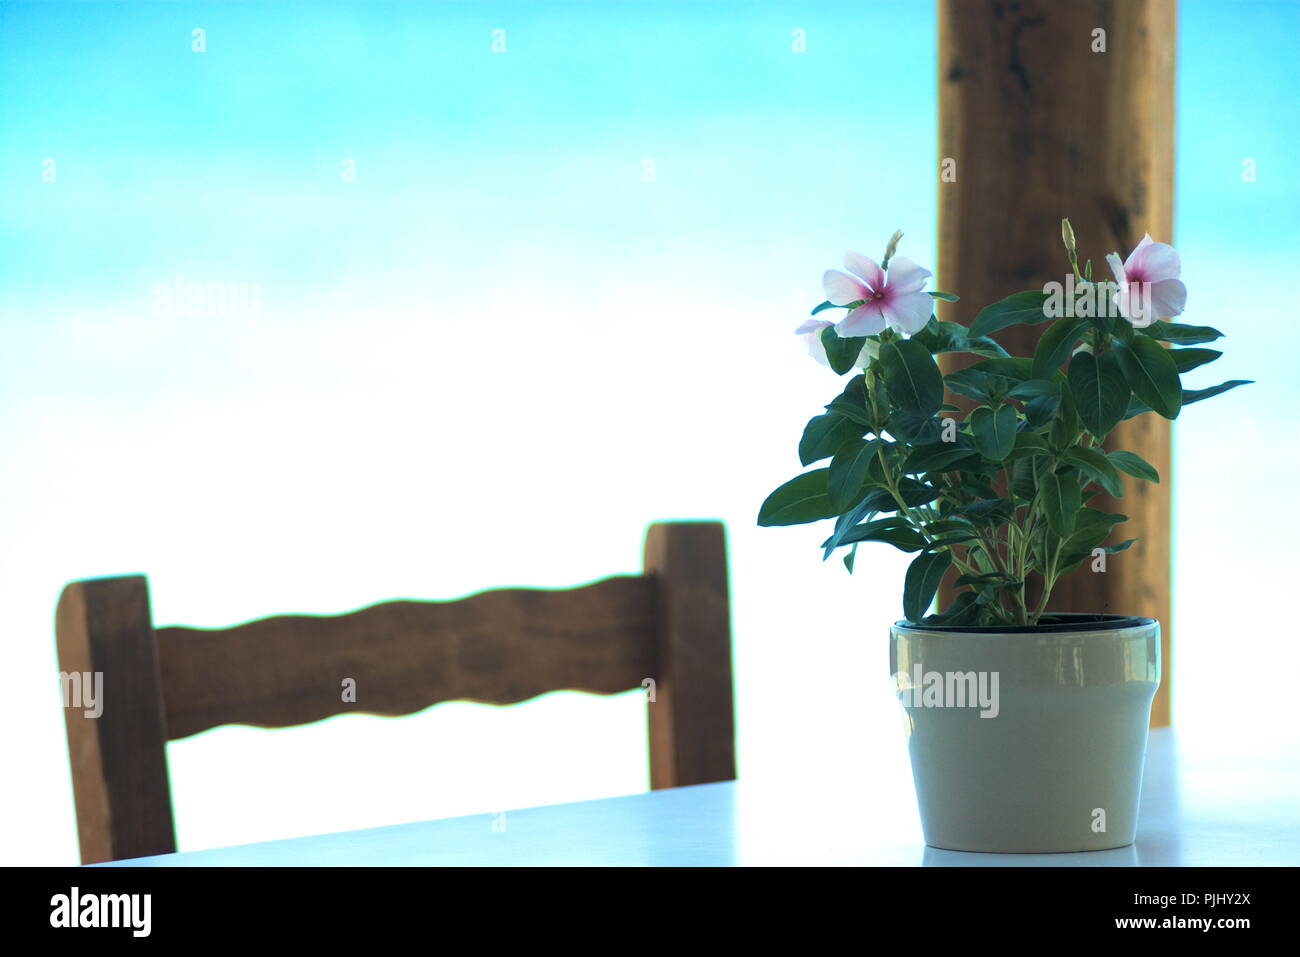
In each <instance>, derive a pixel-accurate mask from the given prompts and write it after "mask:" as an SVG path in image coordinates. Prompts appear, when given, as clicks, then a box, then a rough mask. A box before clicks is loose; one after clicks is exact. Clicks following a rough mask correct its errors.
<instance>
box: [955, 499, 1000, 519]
mask: <svg viewBox="0 0 1300 957" xmlns="http://www.w3.org/2000/svg"><path fill="white" fill-rule="evenodd" d="M1013 511H1014V506H1013V505H1012V503H1011V502H1010V501H1008V500H1007V499H1005V498H982V499H980V500H979V501H976V502H967V503H966V504H965V505H958V506H957V508H956V509H955V512H956V513H957V514H958V515H964V516H965V517H966V518H968V519H970V520H971V521H972V522H974V523H975V524H977V525H989V524H995V525H996V524H1002V523H1004V522H1008V521H1010V520H1011V516H1012V513H1013Z"/></svg>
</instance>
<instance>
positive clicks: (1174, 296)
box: [1106, 233, 1187, 329]
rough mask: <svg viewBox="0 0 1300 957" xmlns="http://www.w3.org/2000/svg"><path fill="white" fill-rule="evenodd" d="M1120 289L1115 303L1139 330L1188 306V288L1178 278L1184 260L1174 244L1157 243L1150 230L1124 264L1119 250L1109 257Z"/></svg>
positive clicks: (1121, 312)
mask: <svg viewBox="0 0 1300 957" xmlns="http://www.w3.org/2000/svg"><path fill="white" fill-rule="evenodd" d="M1106 262H1107V263H1109V264H1110V271H1111V272H1112V273H1114V275H1115V282H1117V283H1118V284H1119V289H1118V290H1117V292H1116V293H1115V297H1114V298H1115V303H1116V305H1118V306H1119V311H1120V315H1122V316H1123V317H1124V318H1125V319H1127V320H1128V321H1129V322H1130V323H1132V324H1133V326H1134V327H1135V328H1137V329H1144V328H1146V327H1147V326H1149V325H1151V323H1153V322H1155V321H1156V319H1168V318H1170V317H1172V316H1176V315H1178V314H1179V313H1181V312H1182V311H1183V308H1184V307H1185V306H1186V305H1187V287H1186V286H1184V285H1183V283H1182V280H1180V279H1179V278H1178V275H1179V273H1181V272H1182V268H1183V261H1182V258H1181V257H1180V256H1179V255H1178V252H1177V251H1176V250H1175V249H1174V247H1173V246H1170V245H1169V244H1168V243H1157V242H1153V241H1152V239H1151V234H1150V233H1147V234H1146V235H1144V236H1143V237H1142V242H1140V243H1138V244H1137V246H1136V248H1134V250H1133V251H1132V252H1131V253H1129V255H1128V259H1126V260H1124V262H1123V263H1121V262H1120V261H1119V254H1118V253H1111V254H1110V255H1108V256H1107V257H1106Z"/></svg>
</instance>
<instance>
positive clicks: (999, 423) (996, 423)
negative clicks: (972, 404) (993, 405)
mask: <svg viewBox="0 0 1300 957" xmlns="http://www.w3.org/2000/svg"><path fill="white" fill-rule="evenodd" d="M1016 422H1017V415H1016V409H1015V406H1011V405H1004V406H1003V407H1002V408H1000V409H998V410H997V411H996V412H994V411H993V410H992V409H989V408H987V407H986V406H980V408H978V409H975V410H973V411H972V412H971V414H970V429H971V436H972V437H973V438H974V439H975V448H976V449H978V450H979V453H980V455H982V456H984V457H985V458H986V459H992V460H993V461H994V462H1001V461H1002V460H1003V459H1005V458H1006V457H1007V456H1008V455H1010V454H1011V450H1012V449H1013V448H1015V445H1016Z"/></svg>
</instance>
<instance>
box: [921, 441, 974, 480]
mask: <svg viewBox="0 0 1300 957" xmlns="http://www.w3.org/2000/svg"><path fill="white" fill-rule="evenodd" d="M975 458H976V457H975V453H974V451H972V450H971V449H969V448H967V447H966V446H963V445H958V444H957V443H956V442H936V443H933V444H930V445H921V446H917V447H916V448H914V449H912V451H911V453H910V454H909V455H908V456H907V461H906V463H905V464H904V465H903V471H904V472H906V473H908V474H911V475H918V474H920V473H922V472H947V471H951V470H952V469H954V468H955V467H956V466H957V465H958V463H960V462H962V461H963V460H965V459H972V460H975Z"/></svg>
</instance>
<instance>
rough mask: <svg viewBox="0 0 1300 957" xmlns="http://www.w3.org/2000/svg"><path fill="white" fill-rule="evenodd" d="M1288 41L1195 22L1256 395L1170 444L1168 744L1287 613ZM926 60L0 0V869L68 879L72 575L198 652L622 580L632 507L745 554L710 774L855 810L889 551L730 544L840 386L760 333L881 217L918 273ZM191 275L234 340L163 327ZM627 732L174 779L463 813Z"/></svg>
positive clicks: (436, 723)
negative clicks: (405, 601)
mask: <svg viewBox="0 0 1300 957" xmlns="http://www.w3.org/2000/svg"><path fill="white" fill-rule="evenodd" d="M1298 27H1300V4H1297V3H1296V2H1185V3H1184V4H1183V5H1182V8H1181V13H1180V38H1179V40H1180V45H1181V47H1180V60H1179V66H1178V70H1179V94H1178V150H1179V152H1178V157H1177V164H1176V166H1177V183H1176V189H1177V212H1176V229H1175V236H1174V242H1175V244H1176V245H1177V247H1178V248H1179V250H1180V251H1181V252H1182V254H1183V257H1184V279H1185V281H1186V282H1187V285H1188V287H1189V290H1190V296H1189V306H1188V311H1187V313H1186V318H1187V321H1189V322H1203V323H1209V324H1213V325H1216V326H1218V327H1219V328H1221V329H1223V330H1224V331H1225V332H1227V333H1228V339H1227V340H1226V350H1225V351H1226V355H1225V357H1224V358H1223V359H1222V360H1220V361H1219V362H1218V363H1217V364H1216V365H1215V366H1214V368H1213V372H1212V373H1211V370H1208V369H1207V370H1205V372H1204V373H1203V374H1202V375H1203V377H1204V380H1203V381H1202V380H1201V379H1198V380H1196V384H1197V385H1202V384H1210V383H1211V382H1216V381H1219V380H1220V379H1227V378H1253V379H1257V380H1259V382H1258V384H1257V385H1254V386H1251V387H1249V388H1248V389H1242V390H1238V391H1237V392H1234V393H1231V394H1229V395H1228V396H1226V397H1223V398H1220V399H1216V400H1215V401H1213V402H1207V403H1205V404H1203V405H1197V406H1194V407H1192V408H1191V409H1189V410H1188V412H1187V414H1186V415H1185V416H1184V418H1183V419H1181V420H1180V422H1179V423H1178V426H1177V430H1176V455H1177V470H1178V476H1177V480H1176V485H1175V489H1176V491H1175V495H1176V502H1175V504H1176V509H1177V523H1178V524H1177V528H1176V534H1177V541H1176V545H1177V568H1178V579H1177V588H1176V602H1177V604H1176V628H1177V635H1178V638H1177V640H1178V643H1179V652H1178V679H1177V680H1178V684H1177V685H1176V687H1175V702H1176V705H1175V707H1176V709H1177V721H1178V722H1179V723H1180V725H1182V726H1183V727H1184V728H1186V729H1188V731H1189V733H1205V734H1210V733H1220V732H1223V731H1224V729H1227V731H1229V732H1230V731H1231V730H1232V729H1233V728H1234V727H1235V725H1234V722H1236V721H1237V718H1236V711H1235V710H1234V707H1235V706H1234V705H1233V703H1232V699H1231V695H1232V694H1234V693H1236V692H1230V691H1229V688H1228V686H1227V685H1225V683H1224V679H1223V675H1222V661H1223V660H1225V659H1224V658H1223V657H1222V647H1223V645H1224V643H1225V642H1230V641H1232V640H1233V635H1234V633H1235V632H1236V631H1237V630H1238V629H1239V628H1240V626H1241V622H1242V620H1243V615H1247V616H1251V617H1254V616H1259V615H1262V614H1265V613H1266V612H1267V611H1268V609H1270V608H1273V607H1276V605H1277V604H1278V596H1279V595H1282V596H1285V595H1286V594H1287V591H1286V589H1285V588H1283V587H1280V586H1283V585H1284V584H1286V583H1287V582H1286V579H1285V578H1284V576H1285V575H1286V573H1287V571H1288V569H1287V568H1286V567H1285V566H1286V564H1287V563H1288V562H1290V561H1291V558H1290V555H1289V553H1288V552H1286V551H1284V550H1283V549H1284V545H1283V543H1284V542H1285V541H1287V540H1288V539H1289V536H1288V535H1287V534H1286V532H1287V530H1288V529H1289V530H1294V529H1295V525H1296V519H1295V518H1294V515H1293V511H1294V510H1293V509H1291V508H1290V507H1289V506H1286V505H1285V504H1284V502H1283V500H1281V499H1280V497H1278V495H1277V493H1278V492H1279V491H1281V490H1282V489H1283V488H1285V487H1286V485H1287V483H1288V482H1289V479H1288V478H1287V476H1293V475H1295V474H1296V472H1297V467H1298V466H1300V462H1298V461H1297V454H1296V449H1297V444H1296V440H1295V432H1294V428H1293V426H1292V424H1291V421H1290V412H1289V404H1288V401H1287V400H1288V399H1289V398H1290V396H1289V395H1287V394H1286V392H1285V390H1286V388H1287V386H1288V385H1289V384H1290V382H1291V381H1292V380H1293V371H1292V370H1291V368H1290V364H1289V362H1288V359H1287V358H1286V355H1285V353H1284V352H1283V351H1282V349H1280V348H1279V347H1278V343H1279V342H1282V341H1285V333H1284V331H1283V330H1284V328H1285V325H1284V324H1285V323H1287V322H1289V319H1290V316H1289V313H1288V307H1287V303H1286V297H1287V294H1288V286H1287V280H1288V277H1289V275H1290V274H1291V273H1292V272H1293V271H1294V265H1293V262H1294V255H1295V252H1296V248H1297V239H1298V238H1300V237H1298V236H1297V230H1298V228H1300V227H1298V226H1297V224H1298V223H1300V168H1298V163H1297V155H1300V133H1297V128H1298V127H1297V122H1296V121H1297V120H1298V119H1300V116H1297V112H1298V110H1297V106H1296V95H1295V91H1296V89H1297V81H1298V79H1300V68H1298V67H1297V65H1296V58H1295V56H1294V37H1295V36H1296V33H1297V28H1298ZM196 29H201V30H202V31H204V33H203V39H204V42H205V44H206V50H205V52H202V53H198V52H194V50H193V49H192V45H193V43H194V34H193V31H194V30H196ZM502 31H503V32H502ZM934 37H935V23H934V8H933V4H931V3H928V2H897V3H787V4H781V5H779V6H778V5H775V4H762V3H687V2H672V3H670V2H655V3H608V4H598V3H528V4H524V3H517V4H509V3H489V2H485V3H473V4H471V3H350V4H341V3H321V4H311V5H307V4H290V3H284V4H281V3H259V4H245V3H168V4H161V3H112V4H109V3H75V4H63V3H5V4H2V5H0V450H3V453H4V457H5V458H4V460H5V463H6V468H5V469H4V470H3V471H2V472H0V542H3V548H0V629H2V631H0V635H2V636H3V640H4V643H5V644H4V647H5V650H6V652H7V662H8V667H7V669H6V673H5V676H4V677H5V686H6V691H7V693H6V694H5V695H4V697H3V699H0V700H2V701H3V704H2V705H0V728H3V729H8V730H5V731H3V732H0V765H2V766H4V767H7V768H10V769H12V773H13V774H14V775H15V779H16V780H17V781H18V782H20V783H19V784H18V785H17V786H10V787H7V788H4V789H0V791H2V792H3V795H2V796H0V821H10V822H17V821H21V822H23V825H22V827H21V828H20V827H17V826H4V827H2V828H0V861H2V862H4V863H67V862H72V861H74V860H75V859H76V842H75V832H74V828H73V816H72V805H71V790H70V784H69V780H68V771H67V755H66V745H65V743H64V738H63V720H62V716H61V715H60V713H59V707H58V698H57V683H56V681H55V676H56V674H57V670H58V669H57V666H56V661H55V657H54V648H53V638H52V616H53V608H54V602H55V600H56V598H57V596H58V593H59V589H60V588H61V587H62V585H63V584H64V583H65V582H66V581H68V580H71V579H74V578H80V577H87V576H93V575H106V574H120V573H128V572H145V573H147V574H148V575H149V578H150V583H151V588H152V594H153V604H154V617H155V621H156V622H157V623H159V624H163V623H187V624H196V625H204V626H220V625H224V624H229V623H233V622H236V621H240V620H244V619H247V618H251V617H257V616H261V615H265V614H270V613H274V612H284V611H302V612H314V613H331V612H339V611H345V610H348V609H351V608H354V607H357V606H359V605H362V604H367V603H370V602H372V601H375V600H378V599H383V598H389V597H397V596H401V595H410V596H416V597H429V598H437V597H455V596H458V595H462V594H465V593H467V592H470V591H475V590H478V589H481V588H484V587H491V586H500V585H538V586H563V585H569V584H573V583H576V582H580V581H586V580H589V579H593V578H598V577H602V576H604V575H607V574H611V573H615V572H631V571H635V570H636V569H637V568H638V567H639V564H640V536H641V534H642V529H643V527H644V525H645V524H646V523H647V522H649V521H651V520H654V519H658V518H671V517H720V518H723V519H725V520H726V521H727V522H728V525H729V529H730V533H731V547H732V572H733V602H734V628H735V667H736V681H737V708H738V731H739V756H740V762H741V771H742V774H744V775H745V777H746V778H748V779H751V780H753V779H758V780H763V781H766V782H768V783H769V784H770V785H771V789H772V792H771V793H773V794H774V795H775V796H776V797H777V798H779V795H780V793H781V789H782V788H789V787H796V786H798V785H797V783H796V782H799V781H801V780H807V779H809V778H817V777H818V776H821V777H824V776H825V775H828V774H836V775H840V776H858V777H860V778H862V779H863V780H866V781H870V776H871V766H872V756H873V755H879V754H882V753H884V752H886V751H890V752H892V751H894V750H897V749H901V748H902V747H903V739H902V735H901V733H899V721H898V717H897V714H896V712H897V705H896V704H895V703H894V701H893V700H892V698H891V696H890V693H889V688H888V684H887V681H886V672H887V670H888V669H887V663H886V660H885V637H886V630H885V629H886V625H887V623H888V622H889V621H891V620H892V619H893V618H894V617H896V616H897V611H898V608H897V606H898V601H899V598H898V595H899V591H900V589H899V583H900V582H901V577H902V571H903V568H904V566H905V561H906V559H905V557H904V556H901V555H897V556H896V555H895V554H883V553H880V552H864V553H863V554H862V556H861V557H860V561H859V572H858V574H857V576H856V577H854V578H849V577H848V576H846V575H845V574H844V573H843V569H842V567H840V566H839V565H838V563H829V564H826V565H822V564H821V563H820V562H819V561H818V552H817V551H816V549H815V547H814V546H815V544H816V542H817V541H820V539H821V537H822V535H821V530H820V529H809V528H795V529H783V530H771V529H765V530H762V531H760V530H758V529H756V528H754V527H753V522H754V516H755V513H756V510H757V506H758V503H759V502H760V501H761V500H762V498H763V496H764V495H765V494H766V492H767V491H769V490H770V489H771V488H772V487H773V486H774V485H775V484H777V483H778V482H780V481H782V480H784V479H785V478H787V477H789V475H791V474H793V473H794V472H795V471H797V470H798V461H797V458H796V456H795V451H794V450H795V443H796V441H797V438H798V435H799V431H800V429H801V428H802V426H803V424H804V422H805V421H806V420H807V418H808V417H809V416H810V415H811V414H813V413H814V412H816V411H817V409H818V408H819V407H820V406H821V405H822V404H823V403H824V402H825V401H827V399H828V397H829V396H830V394H831V392H832V390H833V389H834V385H833V383H832V382H831V380H830V379H829V378H828V377H829V376H830V373H829V372H827V371H826V370H825V369H823V368H821V367H819V366H816V365H814V364H813V363H812V362H811V361H810V360H808V358H807V356H806V355H805V354H804V353H803V351H802V347H801V345H800V343H799V341H798V340H797V339H796V338H795V337H794V336H793V335H792V334H791V333H792V330H793V329H794V327H795V326H796V325H797V324H798V323H799V322H800V321H802V319H803V317H804V316H805V315H806V313H807V309H808V308H809V307H810V306H811V305H812V304H813V303H815V302H816V301H818V300H819V299H820V298H821V290H820V286H819V277H820V275H821V272H822V270H823V269H825V268H827V267H828V266H836V265H838V264H839V260H840V258H841V256H842V254H843V251H844V250H845V249H846V248H850V247H852V248H858V249H861V250H862V251H864V252H866V253H867V254H869V255H872V256H879V254H880V253H881V251H882V249H883V246H884V243H885V241H886V239H887V238H888V236H889V234H890V233H891V232H892V231H893V230H894V229H895V228H899V227H901V228H903V229H904V230H905V231H906V233H907V236H906V238H905V239H904V242H903V247H902V248H903V249H904V250H905V251H906V253H907V254H908V255H909V256H911V257H912V258H914V259H916V260H917V261H918V262H920V263H922V264H923V265H927V266H931V267H933V263H934V228H935V196H936V189H937V188H938V184H937V176H936V134H935V120H936V118H935V96H936V83H935V77H936V66H935V50H934ZM494 47H495V49H494ZM1246 159H1250V160H1253V161H1254V164H1255V170H1256V179H1255V181H1253V182H1244V181H1243V178H1242V169H1243V161H1244V160H1246ZM49 161H53V162H52V165H51V163H50V162H49ZM51 173H52V174H53V175H52V181H48V180H50V179H51ZM353 174H354V175H353ZM1157 238H1162V239H1163V238H1167V237H1157ZM1054 239H1055V237H1045V240H1044V241H1048V242H1050V241H1054ZM1081 240H1082V241H1083V243H1084V244H1085V246H1086V245H1087V237H1081ZM990 241H996V230H992V231H991V235H990ZM1099 252H1104V251H1099ZM1122 252H1127V251H1122ZM178 275H180V276H182V277H184V278H183V280H182V282H204V283H208V282H210V283H244V284H246V285H247V286H248V287H249V288H252V287H253V285H254V284H257V285H256V288H257V290H258V299H257V308H256V310H253V309H252V308H246V309H244V310H243V311H240V310H236V309H233V308H226V309H224V310H222V309H213V310H211V311H210V312H208V313H206V314H176V313H173V314H171V315H160V314H158V313H159V311H160V310H159V300H158V294H157V292H156V288H155V287H157V286H158V285H159V284H163V285H167V286H170V285H171V284H173V283H174V282H175V281H176V279H175V277H176V276H178ZM954 291H955V292H958V293H960V291H961V290H954ZM1274 503H1277V504H1274ZM1114 564H1115V565H1116V566H1119V567H1116V568H1115V569H1114V573H1121V574H1122V557H1120V556H1117V559H1116V560H1114ZM1282 604H1285V599H1284V598H1283V601H1282ZM1287 638H1289V636H1282V635H1279V636H1278V638H1277V644H1276V647H1275V648H1269V649H1266V650H1265V651H1263V652H1262V655H1263V657H1262V659H1261V664H1262V666H1263V664H1264V663H1267V667H1268V668H1269V669H1270V670H1272V669H1274V668H1278V667H1282V668H1285V667H1287V666H1289V667H1292V668H1294V667H1295V666H1296V665H1297V664H1300V661H1298V660H1297V653H1296V651H1295V649H1294V647H1293V646H1292V645H1290V644H1289V642H1288V641H1287V640H1286V639H1287ZM1234 687H1235V686H1234ZM360 692H361V694H362V695H364V689H360ZM1264 697H1265V698H1268V696H1267V695H1265V696H1264ZM1288 704H1289V703H1288V702H1286V701H1284V700H1277V701H1273V700H1271V699H1270V700H1266V701H1264V702H1263V704H1261V705H1260V707H1261V708H1263V709H1264V713H1265V714H1273V712H1269V711H1268V709H1269V708H1273V709H1275V711H1276V716H1275V717H1276V720H1288V718H1287V715H1288V711H1287V708H1288ZM521 712H522V713H521ZM1253 720H1254V719H1253ZM1269 720H1272V719H1269ZM19 726H21V727H22V728H23V732H22V733H21V734H18V733H15V728H17V727H19ZM643 738H644V703H643V701H642V698H641V696H640V695H639V694H637V693H632V694H628V695H622V696H617V697H615V698H613V699H592V698H587V697H583V696H579V695H574V694H567V693H565V694H557V695H550V696H546V697H545V698H542V699H538V700H536V701H533V702H529V703H526V704H524V705H521V706H517V707H514V708H507V709H490V708H485V707H480V706H476V705H470V704H451V705H446V706H442V707H439V708H436V709H433V710H431V711H428V712H425V713H423V714H421V715H419V716H416V717H413V718H409V719H401V720H389V719H379V718H371V717H360V716H350V717H346V718H338V719H332V720H330V721H326V722H322V723H320V724H318V725H314V726H310V727H307V728H300V729H293V730H289V731H281V732H263V731H255V730H251V729H245V728H225V729H218V730H216V731H213V732H210V733H208V734H205V735H201V736H199V737H197V738H194V739H190V740H187V741H183V742H178V743H175V744H173V745H171V746H170V747H169V759H170V761H171V767H172V778H173V791H174V798H175V804H176V810H177V820H178V832H179V839H180V843H181V846H182V847H185V848H198V847H204V846H212V845H218V844H229V843H242V842H245V841H251V840H258V839H268V838H273V837H280V836H286V835H289V834H300V833H315V832H320V831H328V830H338V829H342V828H345V827H359V826H364V825H368V824H384V823H392V822H396V821H400V820H412V819H420V818H429V817H437V816H446V815H450V814H461V813H484V815H485V817H484V821H485V823H484V826H485V828H486V827H489V826H490V824H489V822H490V819H489V816H488V812H492V811H497V810H502V809H505V808H509V807H519V806H524V805H528V804H536V803H547V802H552V801H561V800H575V799H581V798H587V797H599V796H604V795H608V794H617V793H627V792H630V791H635V790H639V789H641V788H644V787H645V786H646V784H647V776H646V771H645V766H644V761H645V746H644V741H643ZM833 813H835V812H834V809H828V814H833ZM896 825H897V826H899V827H907V828H912V829H915V827H916V824H915V822H914V821H907V822H896Z"/></svg>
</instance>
